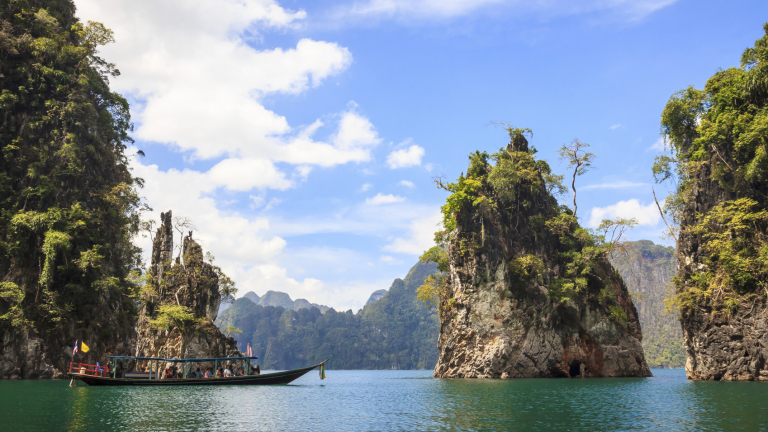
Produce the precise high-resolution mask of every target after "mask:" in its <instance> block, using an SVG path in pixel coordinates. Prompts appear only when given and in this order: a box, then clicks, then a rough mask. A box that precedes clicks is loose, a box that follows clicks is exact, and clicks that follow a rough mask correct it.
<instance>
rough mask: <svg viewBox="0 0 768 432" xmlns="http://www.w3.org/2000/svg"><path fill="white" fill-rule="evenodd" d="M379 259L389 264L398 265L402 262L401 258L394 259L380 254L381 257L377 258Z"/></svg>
mask: <svg viewBox="0 0 768 432" xmlns="http://www.w3.org/2000/svg"><path fill="white" fill-rule="evenodd" d="M379 261H381V262H384V263H387V264H389V265H399V264H402V263H403V261H402V260H399V259H395V258H393V257H391V256H389V255H382V256H381V258H379Z"/></svg>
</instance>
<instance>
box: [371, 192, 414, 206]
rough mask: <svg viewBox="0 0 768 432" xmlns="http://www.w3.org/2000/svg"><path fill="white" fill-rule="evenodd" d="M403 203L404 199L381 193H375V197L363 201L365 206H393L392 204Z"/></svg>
mask: <svg viewBox="0 0 768 432" xmlns="http://www.w3.org/2000/svg"><path fill="white" fill-rule="evenodd" d="M402 201H405V198H403V197H401V196H397V195H392V194H388V195H382V194H381V193H377V194H376V196H375V197H371V198H368V199H366V200H365V204H367V205H381V204H393V203H399V202H402Z"/></svg>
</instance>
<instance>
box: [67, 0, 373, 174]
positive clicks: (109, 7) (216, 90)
mask: <svg viewBox="0 0 768 432" xmlns="http://www.w3.org/2000/svg"><path fill="white" fill-rule="evenodd" d="M78 13H79V15H80V17H81V18H82V19H83V20H94V21H99V22H104V23H107V25H108V26H109V27H111V28H112V29H113V30H114V31H115V38H116V40H117V43H115V44H112V45H107V46H105V47H103V49H102V55H103V56H104V58H106V59H109V61H111V62H114V63H115V64H117V66H118V67H119V68H120V70H121V72H122V75H121V76H120V77H119V78H117V79H115V80H113V81H112V83H111V84H112V87H113V89H114V90H116V91H119V92H122V93H126V94H128V95H131V96H133V97H134V98H136V99H137V100H138V101H139V102H140V103H138V104H134V105H133V106H132V115H133V118H134V119H135V120H137V128H136V131H135V133H134V138H137V139H139V140H142V141H150V142H159V143H164V144H167V145H170V146H173V147H175V148H177V149H180V150H183V151H189V152H191V154H192V158H193V159H194V158H198V159H210V158H214V157H221V156H228V157H230V158H238V159H239V158H242V159H247V160H255V159H260V160H267V161H271V162H287V163H289V164H296V165H303V166H306V167H310V166H325V167H328V166H333V165H337V164H344V163H349V162H361V161H368V160H370V158H371V150H372V148H373V147H374V146H376V145H377V144H378V143H379V142H380V141H381V139H380V138H379V137H378V134H377V132H376V130H375V128H374V127H373V125H372V124H371V123H370V121H369V120H368V119H367V118H366V117H364V116H363V115H360V114H359V113H357V112H356V110H355V107H356V105H355V104H354V103H350V106H349V108H347V109H346V110H345V111H342V112H341V113H339V114H337V115H336V116H334V119H335V120H334V122H335V121H338V125H337V127H336V131H335V132H334V133H333V134H332V135H331V136H330V137H329V139H328V140H326V141H323V140H315V139H313V138H312V137H313V134H314V133H315V131H317V129H318V128H319V127H320V126H322V125H323V123H322V122H321V121H319V120H318V121H316V122H315V123H313V124H311V125H309V126H307V127H304V128H292V127H291V126H290V125H289V123H288V121H287V119H286V118H285V117H283V116H280V115H278V114H276V113H274V112H272V111H270V110H268V109H266V108H265V107H264V106H263V105H262V102H261V99H262V98H263V97H264V96H265V95H267V94H269V93H276V92H277V93H292V94H296V93H300V92H303V91H305V90H307V89H308V88H311V87H316V86H318V85H320V84H321V83H322V82H323V81H324V80H325V79H326V78H328V77H330V76H333V75H336V74H338V73H340V72H342V71H344V70H345V69H347V68H348V67H349V65H350V64H351V63H352V54H351V53H350V52H349V50H348V49H347V48H344V47H341V46H339V45H338V44H336V43H333V42H324V41H315V40H311V39H301V40H299V41H298V42H297V43H296V45H295V46H294V47H289V48H272V49H256V48H254V47H253V46H252V45H250V44H249V43H252V42H253V37H250V36H246V35H249V34H252V35H256V37H258V34H259V31H260V30H261V29H264V28H291V27H295V26H296V25H297V24H298V22H300V21H302V20H303V19H304V18H305V16H306V14H305V13H304V12H303V11H298V12H293V11H289V10H286V9H284V8H282V7H280V6H279V5H278V4H277V3H276V2H274V1H273V0H258V1H247V2H235V1H230V0H210V1H206V2H202V3H200V2H185V1H183V0H152V1H150V0H115V1H112V2H103V1H98V0H80V1H78ZM170 17H173V18H172V19H170ZM249 38H250V39H249ZM299 174H300V175H305V176H306V175H307V174H308V171H307V169H306V168H305V169H304V171H300V172H299ZM233 186H234V187H236V188H237V187H245V185H244V184H242V183H239V182H237V184H234V185H233Z"/></svg>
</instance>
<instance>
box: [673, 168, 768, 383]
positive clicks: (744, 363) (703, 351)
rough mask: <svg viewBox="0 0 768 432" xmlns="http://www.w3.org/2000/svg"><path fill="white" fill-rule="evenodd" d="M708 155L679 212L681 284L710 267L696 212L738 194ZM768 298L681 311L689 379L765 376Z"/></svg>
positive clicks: (706, 303) (707, 303)
mask: <svg viewBox="0 0 768 432" xmlns="http://www.w3.org/2000/svg"><path fill="white" fill-rule="evenodd" d="M716 158H717V156H716V155H712V157H711V160H710V161H709V162H705V163H703V164H701V166H700V168H699V171H698V176H697V178H696V179H695V181H694V182H693V183H692V190H691V194H690V195H689V196H688V199H687V200H686V204H685V210H684V212H683V221H682V226H683V229H682V230H681V234H680V240H679V244H680V246H679V250H678V254H677V259H678V261H677V263H678V274H679V275H680V276H681V278H682V280H683V281H684V284H685V285H684V286H686V287H687V286H688V285H690V284H691V282H690V279H689V278H690V276H691V275H695V274H697V273H698V274H702V273H706V272H707V271H708V268H707V265H706V264H705V261H706V258H707V257H706V255H705V253H704V252H703V251H702V246H701V242H702V239H701V236H699V235H694V234H692V233H691V232H690V230H689V229H688V227H691V226H694V225H695V224H696V223H697V220H698V217H700V216H699V215H704V214H707V212H709V211H710V210H711V209H712V207H714V206H715V205H717V204H719V203H721V202H723V201H728V200H733V199H736V198H739V196H738V195H737V194H735V193H731V192H727V191H725V190H723V189H722V188H721V187H720V185H719V184H718V182H717V180H713V179H712V178H713V175H712V170H711V167H712V166H713V165H715V164H716V163H717V159H716ZM766 315H768V303H766V297H765V296H763V295H758V296H755V298H754V299H752V301H746V302H741V303H739V304H738V305H737V306H736V307H735V310H733V311H728V310H724V308H723V304H722V301H718V299H711V298H710V299H701V300H700V301H698V302H697V304H695V305H693V306H692V307H690V308H686V309H684V310H683V311H682V312H681V315H680V319H681V322H682V327H683V335H684V337H685V345H686V351H687V353H688V359H687V361H686V363H685V373H686V375H687V376H688V378H689V379H695V380H715V381H717V380H723V381H752V380H768V368H766V359H768V324H766V318H765V317H766Z"/></svg>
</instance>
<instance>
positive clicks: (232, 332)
mask: <svg viewBox="0 0 768 432" xmlns="http://www.w3.org/2000/svg"><path fill="white" fill-rule="evenodd" d="M242 332H243V331H242V330H240V329H239V328H237V327H235V326H226V327H224V330H222V333H224V334H225V335H227V336H228V337H232V335H236V334H240V333H242Z"/></svg>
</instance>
